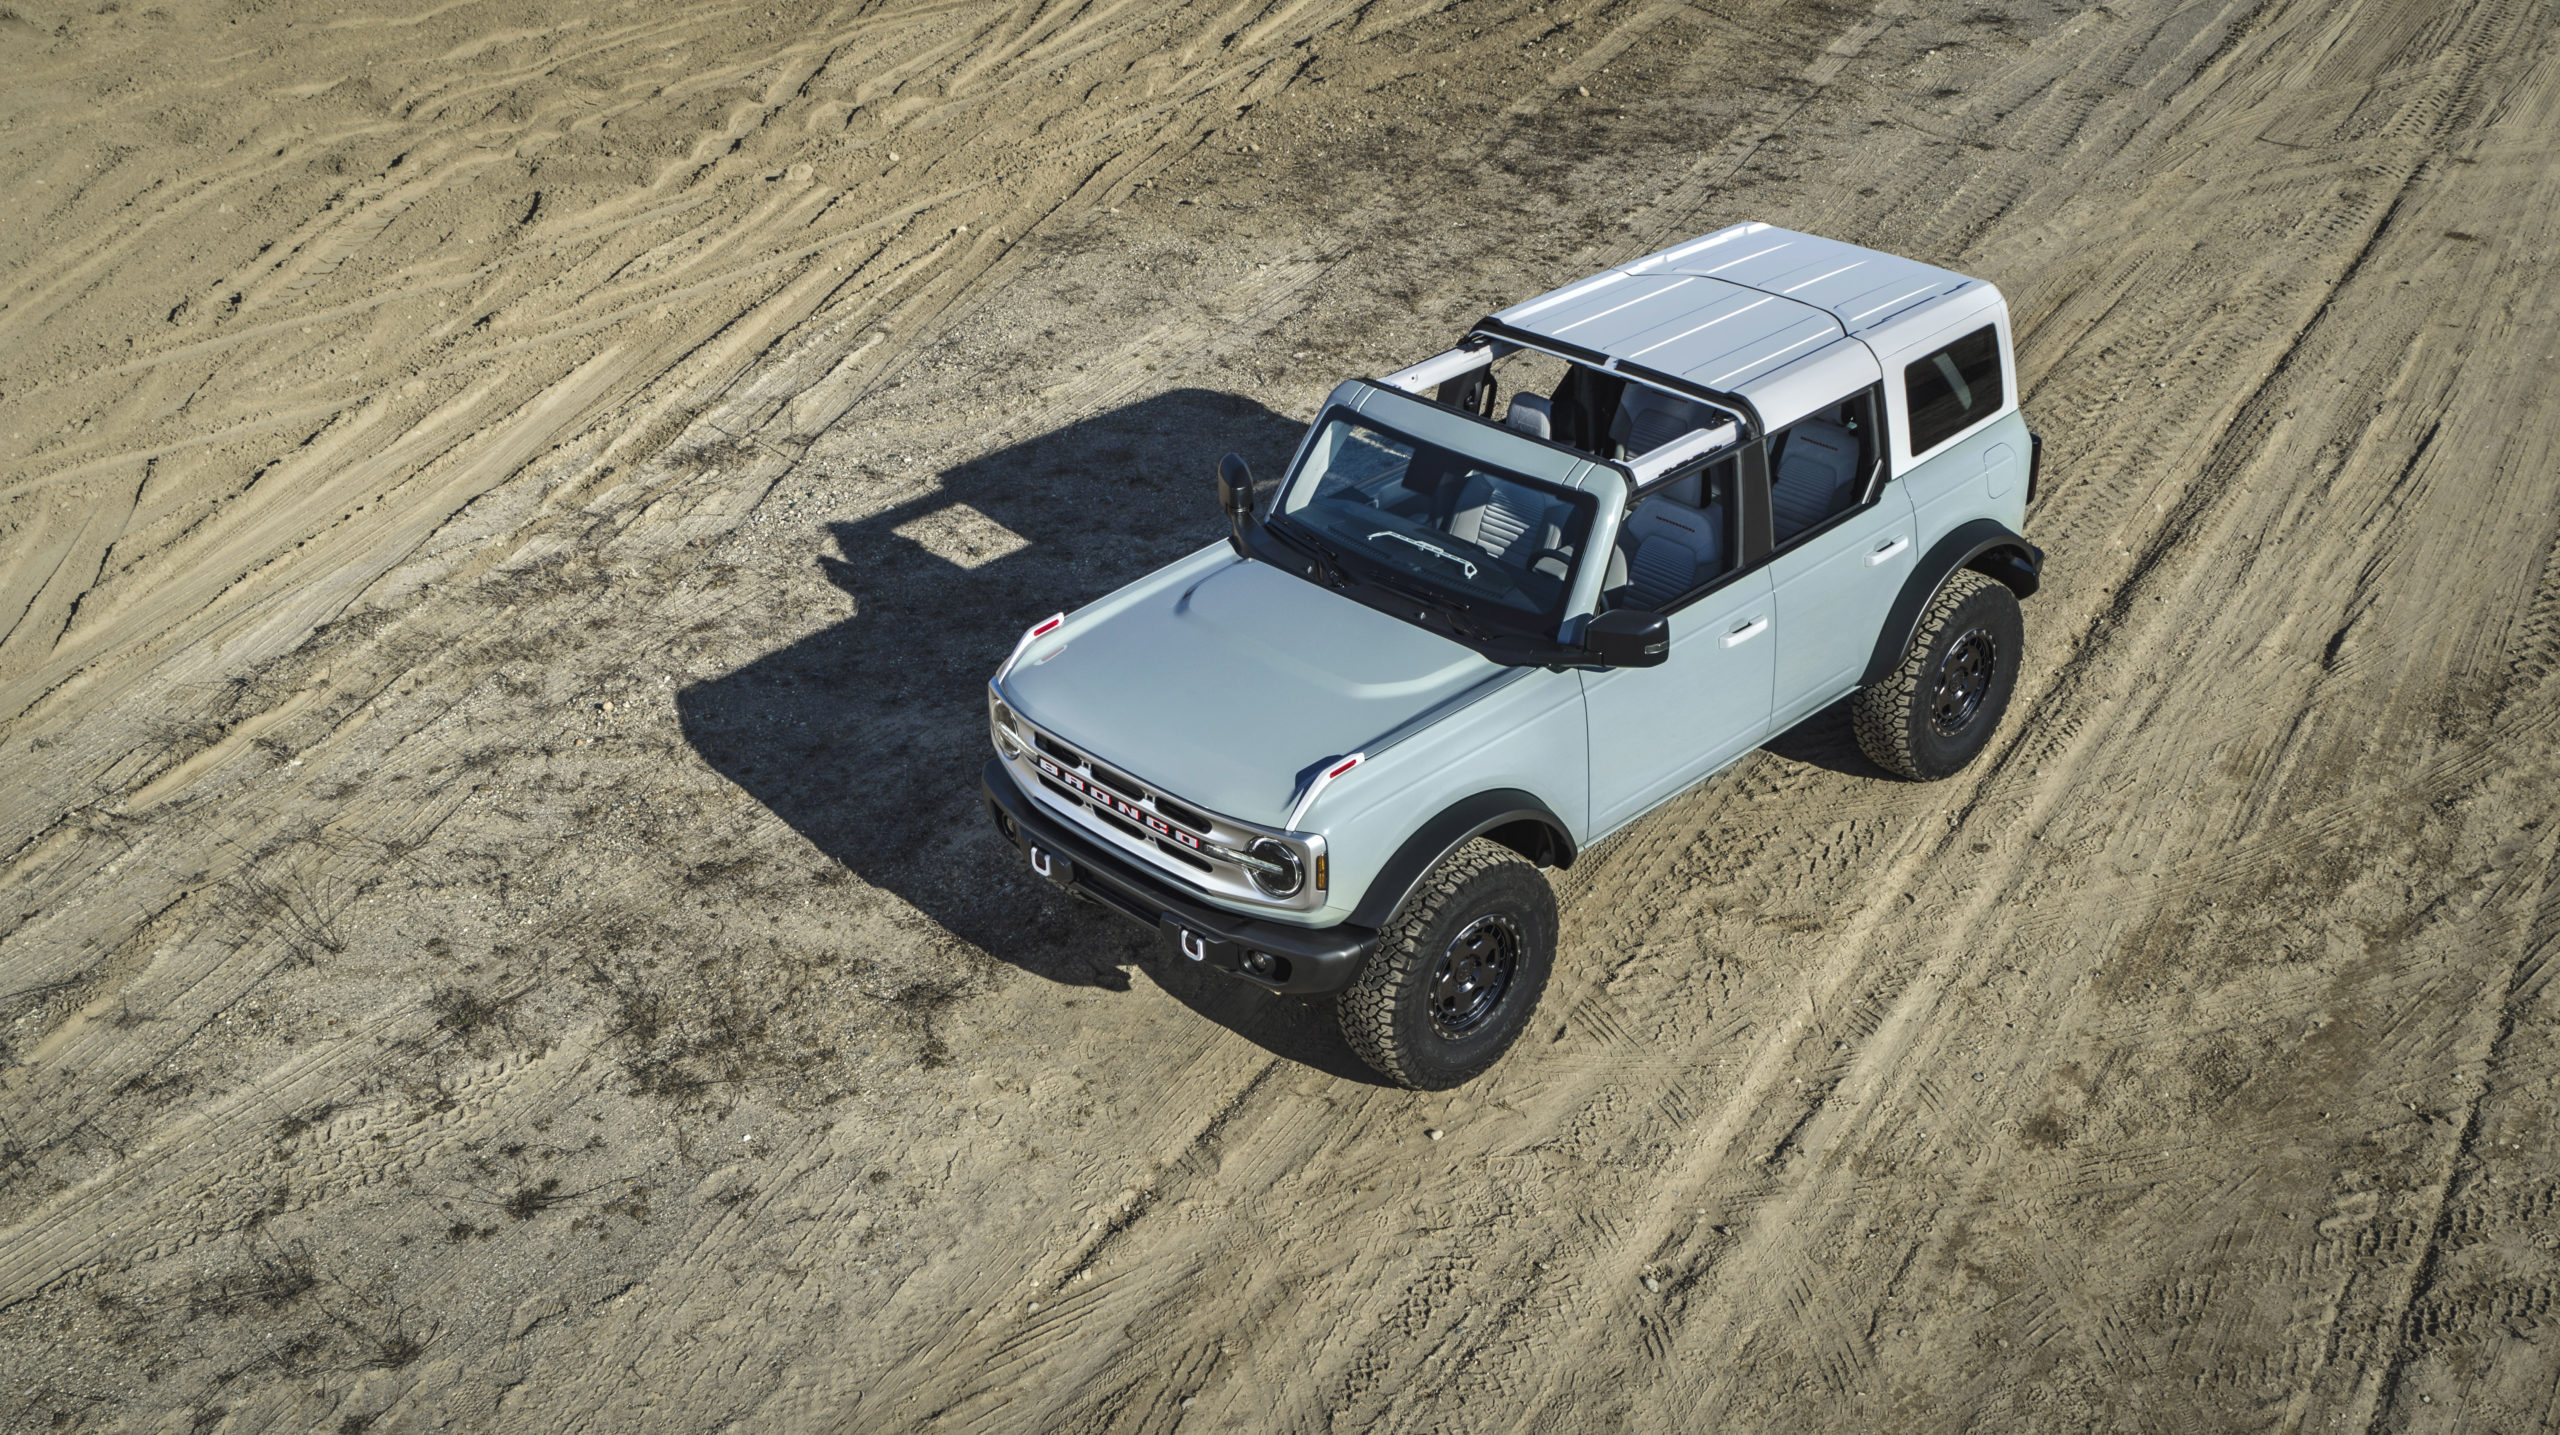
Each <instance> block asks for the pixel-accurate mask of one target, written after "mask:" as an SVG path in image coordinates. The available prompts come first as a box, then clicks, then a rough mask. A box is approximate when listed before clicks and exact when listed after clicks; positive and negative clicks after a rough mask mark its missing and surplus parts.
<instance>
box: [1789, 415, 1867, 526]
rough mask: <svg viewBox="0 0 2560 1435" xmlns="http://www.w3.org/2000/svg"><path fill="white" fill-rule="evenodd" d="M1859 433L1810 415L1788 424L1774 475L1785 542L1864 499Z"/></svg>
mask: <svg viewBox="0 0 2560 1435" xmlns="http://www.w3.org/2000/svg"><path fill="white" fill-rule="evenodd" d="M1857 478H1858V436H1857V435H1856V434H1853V433H1851V432H1849V431H1848V430H1847V429H1845V428H1842V427H1841V426H1840V425H1838V424H1835V423H1825V422H1823V421H1822V420H1819V419H1807V420H1805V421H1804V422H1802V423H1799V424H1797V425H1796V426H1795V427H1793V428H1791V429H1788V430H1787V446H1786V449H1785V450H1784V451H1783V452H1781V453H1780V454H1779V455H1778V471H1777V472H1776V473H1775V474H1772V475H1771V476H1770V479H1769V508H1770V512H1771V514H1772V516H1773V517H1775V518H1776V520H1777V530H1778V531H1777V539H1778V542H1780V543H1785V542H1786V541H1787V540H1788V539H1791V538H1793V537H1795V536H1796V535H1797V534H1799V533H1802V532H1804V531H1805V530H1806V529H1808V528H1811V527H1812V526H1814V525H1815V524H1817V523H1820V522H1821V521H1822V520H1824V519H1826V518H1829V517H1830V516H1831V515H1833V514H1835V513H1838V512H1840V511H1842V510H1843V509H1846V508H1847V507H1848V506H1849V505H1850V504H1852V503H1855V502H1857V501H1858V496H1857V495H1856V494H1854V493H1851V492H1850V491H1849V488H1850V486H1851V485H1852V484H1853V483H1855V482H1856V481H1857Z"/></svg>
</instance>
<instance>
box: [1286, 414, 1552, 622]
mask: <svg viewBox="0 0 2560 1435" xmlns="http://www.w3.org/2000/svg"><path fill="white" fill-rule="evenodd" d="M1598 506H1599V505H1598V503H1597V502H1596V501H1595V500H1594V499H1593V498H1592V497H1591V495H1589V494H1586V493H1577V492H1575V491H1573V490H1571V489H1567V488H1559V487H1557V486H1556V485H1554V484H1552V483H1547V482H1544V481H1542V480H1539V479H1534V478H1530V477H1527V476H1525V475H1523V474H1518V473H1513V472H1511V471H1509V470H1507V469H1503V468H1499V467H1496V466H1494V465H1493V464H1490V463H1488V462H1486V461H1485V460H1483V459H1480V458H1475V457H1472V456H1470V455H1467V454H1463V453H1458V452H1455V451H1453V450H1450V449H1445V448H1442V447H1440V446H1438V445H1437V444H1432V443H1426V442H1424V441H1423V440H1420V439H1416V438H1409V437H1407V436H1405V435H1403V434H1400V433H1397V432H1395V431H1393V430H1391V429H1386V428H1381V427H1379V426H1377V425H1376V424H1373V423H1370V422H1367V421H1366V420H1362V419H1358V418H1354V417H1351V416H1349V415H1344V414H1336V415H1335V416H1334V417H1333V418H1332V420H1331V421H1329V422H1327V423H1326V424H1325V425H1324V427H1323V428H1322V429H1321V430H1319V431H1318V433H1317V435H1316V440H1315V444H1314V446H1313V447H1312V448H1311V449H1310V450H1309V451H1308V454H1307V461H1306V464H1305V466H1304V467H1303V468H1302V469H1300V470H1299V473H1298V477H1297V479H1296V481H1295V482H1293V483H1291V484H1290V486H1289V490H1288V492H1287V493H1286V494H1284V495H1282V498H1281V501H1280V504H1279V508H1278V513H1277V516H1278V517H1280V518H1283V519H1285V520H1287V521H1288V522H1290V523H1291V524H1292V526H1293V527H1295V528H1296V529H1297V530H1299V531H1300V532H1301V533H1303V534H1304V535H1306V536H1308V537H1312V538H1313V539H1315V540H1316V541H1317V542H1318V543H1320V544H1322V545H1323V546H1324V547H1325V548H1327V549H1329V550H1331V551H1332V552H1333V553H1335V554H1338V555H1344V556H1349V557H1352V558H1356V559H1365V560H1367V562H1366V563H1365V564H1363V565H1362V566H1363V567H1364V568H1367V569H1369V570H1372V571H1371V572H1370V573H1369V574H1367V575H1366V576H1369V577H1371V578H1372V579H1373V581H1383V582H1386V583H1389V584H1390V585H1392V586H1396V587H1399V588H1404V589H1409V590H1416V591H1419V592H1421V593H1422V594H1423V595H1424V596H1425V597H1427V598H1429V599H1431V600H1433V601H1440V602H1445V603H1448V604H1449V605H1451V606H1453V607H1458V608H1463V609H1467V610H1469V611H1471V612H1473V613H1474V614H1476V615H1477V616H1478V617H1481V618H1484V619H1487V620H1490V621H1493V622H1498V623H1502V624H1503V625H1504V626H1506V627H1513V628H1532V627H1552V626H1553V624H1554V623H1555V622H1556V621H1558V620H1560V619H1561V618H1562V617H1563V615H1564V604H1565V597H1566V594H1567V591H1568V590H1569V589H1570V588H1571V586H1572V579H1573V561H1574V555H1576V554H1577V553H1579V552H1581V551H1582V545H1583V543H1584V541H1585V540H1586V539H1588V538H1589V537H1590V535H1591V521H1592V517H1593V514H1594V513H1595V511H1596V510H1597V509H1598ZM1375 570H1384V573H1383V574H1381V573H1378V572H1377V571H1375Z"/></svg>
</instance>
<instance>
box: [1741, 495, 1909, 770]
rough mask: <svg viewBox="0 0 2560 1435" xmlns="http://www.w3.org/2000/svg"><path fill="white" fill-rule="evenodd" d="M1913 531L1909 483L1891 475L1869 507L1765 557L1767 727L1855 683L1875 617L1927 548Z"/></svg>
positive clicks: (1872, 638) (1787, 722)
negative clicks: (1771, 678)
mask: <svg viewBox="0 0 2560 1435" xmlns="http://www.w3.org/2000/svg"><path fill="white" fill-rule="evenodd" d="M1917 537H1918V535H1917V534H1916V533H1915V532H1914V516H1913V513H1912V508H1911V492H1910V485H1909V484H1908V483H1907V482H1905V481H1903V480H1895V481H1893V482H1890V483H1887V484H1886V485H1885V486H1884V496H1883V497H1881V498H1879V499H1877V500H1876V502H1875V503H1874V504H1873V505H1871V506H1870V507H1868V508H1866V509H1864V510H1862V511H1859V512H1856V513H1852V514H1850V515H1849V516H1847V517H1846V518H1843V519H1842V520H1840V522H1839V523H1838V524H1836V525H1834V526H1833V527H1831V528H1828V529H1825V530H1823V531H1822V532H1820V533H1817V534H1814V535H1813V536H1812V537H1810V538H1807V539H1806V540H1804V541H1803V542H1802V543H1800V544H1798V545H1797V546H1796V547H1794V548H1791V549H1789V550H1787V551H1786V552H1784V553H1781V554H1779V555H1778V556H1777V557H1776V558H1775V559H1773V560H1772V561H1771V562H1770V565H1769V574H1770V580H1771V583H1772V584H1773V586H1774V588H1775V591H1776V598H1775V603H1776V608H1777V639H1778V642H1777V695H1776V702H1775V712H1774V713H1773V714H1772V719H1771V724H1770V725H1771V727H1773V728H1779V729H1783V728H1786V727H1790V726H1792V725H1794V724H1795V723H1796V722H1797V721H1798V720H1799V719H1801V718H1803V717H1804V716H1805V715H1806V714H1808V713H1811V712H1813V711H1815V710H1816V709H1818V708H1821V707H1823V706H1825V705H1827V704H1829V703H1831V702H1832V701H1833V700H1835V699H1837V698H1838V697H1839V696H1840V695H1841V694H1842V693H1845V692H1847V691H1849V690H1850V689H1851V688H1853V687H1855V686H1857V683H1858V679H1859V677H1860V676H1861V675H1862V674H1863V673H1864V672H1865V671H1866V667H1867V658H1868V654H1869V653H1871V652H1872V651H1873V650H1874V648H1875V642H1876V625H1877V624H1878V623H1879V622H1881V621H1883V619H1884V615H1885V612H1886V610H1887V609H1889V608H1890V607H1892V606H1893V600H1894V596H1895V595H1896V594H1898V593H1900V592H1901V591H1902V585H1903V582H1904V580H1905V579H1907V578H1909V577H1910V576H1911V569H1912V565H1913V564H1915V563H1917V562H1919V560H1920V554H1921V553H1922V552H1923V551H1924V550H1923V548H1922V547H1921V545H1920V543H1919V542H1918V541H1917Z"/></svg>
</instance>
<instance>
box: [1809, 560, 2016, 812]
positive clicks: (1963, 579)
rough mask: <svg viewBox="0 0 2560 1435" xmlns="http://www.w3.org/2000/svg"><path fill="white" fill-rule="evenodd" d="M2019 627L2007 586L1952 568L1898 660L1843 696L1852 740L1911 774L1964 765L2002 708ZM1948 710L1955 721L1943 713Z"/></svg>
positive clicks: (1931, 776)
mask: <svg viewBox="0 0 2560 1435" xmlns="http://www.w3.org/2000/svg"><path fill="white" fill-rule="evenodd" d="M2026 632H2027V630H2026V624H2025V622H2024V620H2023V619H2021V618H2020V617H2019V614H2018V595H2017V594H2015V593H2012V592H2010V591H2009V589H2008V587H2007V586H2006V585H2004V584H2002V583H2001V582H1999V581H1998V580H1997V579H1994V578H1990V577H1987V576H1985V575H1983V574H1980V573H1976V572H1974V571H1973V570H1972V569H1970V568H1959V569H1957V570H1956V571H1955V572H1954V573H1951V574H1949V575H1948V576H1947V581H1946V582H1945V583H1944V584H1942V585H1940V587H1939V589H1938V593H1937V596H1936V597H1934V598H1931V599H1930V600H1929V607H1928V610H1927V611H1925V612H1923V613H1922V614H1921V615H1920V626H1919V630H1918V631H1916V632H1914V633H1913V634H1912V635H1911V647H1910V650H1909V651H1907V652H1905V653H1904V654H1903V655H1902V662H1901V665H1900V666H1898V667H1896V668H1895V669H1894V670H1893V671H1892V672H1891V673H1890V674H1888V675H1887V676H1886V677H1885V678H1884V680H1883V681H1881V682H1877V683H1871V684H1869V685H1868V686H1866V687H1863V688H1860V689H1859V690H1858V695H1857V696H1856V697H1855V698H1853V699H1851V700H1850V703H1849V714H1850V719H1851V722H1852V725H1853V726H1854V727H1855V728H1856V729H1857V733H1858V746H1859V747H1860V748H1862V749H1864V750H1865V751H1866V754H1867V756H1868V758H1869V759H1871V760H1872V761H1874V763H1875V765H1876V766H1878V767H1881V768H1883V769H1885V770H1886V771H1888V772H1891V773H1895V774H1898V775H1900V776H1902V777H1907V778H1909V779H1911V780H1912V781H1914V782H1935V781H1937V780H1938V779H1939V778H1942V777H1952V776H1953V775H1955V774H1956V773H1958V772H1960V771H1962V770H1963V769H1964V766H1965V764H1967V763H1969V762H1971V761H1973V759H1974V757H1975V755H1977V754H1979V753H1980V752H1981V751H1982V749H1983V748H1984V747H1986V746H1988V745H1989V744H1990V742H1991V734H1992V733H1994V732H1996V731H1998V730H1999V727H2000V716H2001V714H2002V713H2004V712H2006V711H2008V707H2009V693H2010V690H2011V689H2013V688H2015V687H2016V686H2017V683H2018V655H2019V650H2020V649H2021V648H2023V647H2024V646H2025V645H2026ZM1985 644H1987V645H1988V648H1989V651H1988V653H1987V655H1986V654H1985V652H1984V651H1983V645H1985ZM1951 710H1960V711H1961V713H1962V721H1960V722H1954V723H1950V722H1949V721H1947V719H1949V718H1950V717H1951V716H1953V715H1954V712H1953V711H1951ZM1950 729H1951V730H1950Z"/></svg>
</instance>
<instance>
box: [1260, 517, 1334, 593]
mask: <svg viewBox="0 0 2560 1435" xmlns="http://www.w3.org/2000/svg"><path fill="white" fill-rule="evenodd" d="M1273 519H1277V520H1279V521H1278V522H1274V521H1273ZM1283 523H1285V524H1287V525H1288V526H1287V527H1285V528H1284V527H1282V526H1281V524H1283ZM1262 531H1263V532H1265V533H1268V534H1270V535H1271V536H1272V537H1274V538H1277V539H1279V540H1280V541H1281V542H1283V543H1285V544H1287V545H1289V546H1290V547H1292V548H1295V549H1297V550H1298V551H1299V552H1301V553H1304V554H1306V555H1307V556H1308V557H1310V558H1313V559H1314V560H1316V566H1317V567H1318V568H1319V569H1322V570H1323V577H1324V582H1325V586H1326V587H1328V588H1339V587H1341V586H1342V585H1343V583H1344V581H1345V580H1346V577H1347V575H1348V572H1349V570H1347V569H1345V568H1344V567H1343V566H1342V555H1341V554H1339V553H1336V552H1334V551H1333V550H1332V549H1331V548H1328V547H1326V546H1325V545H1324V544H1322V543H1320V542H1318V541H1317V540H1316V539H1315V537H1314V536H1313V535H1311V534H1309V533H1308V532H1306V527H1305V525H1304V524H1301V523H1300V522H1298V520H1296V519H1294V518H1291V517H1289V516H1287V515H1286V514H1274V515H1272V517H1271V518H1266V519H1264V520H1263V521H1262Z"/></svg>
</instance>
